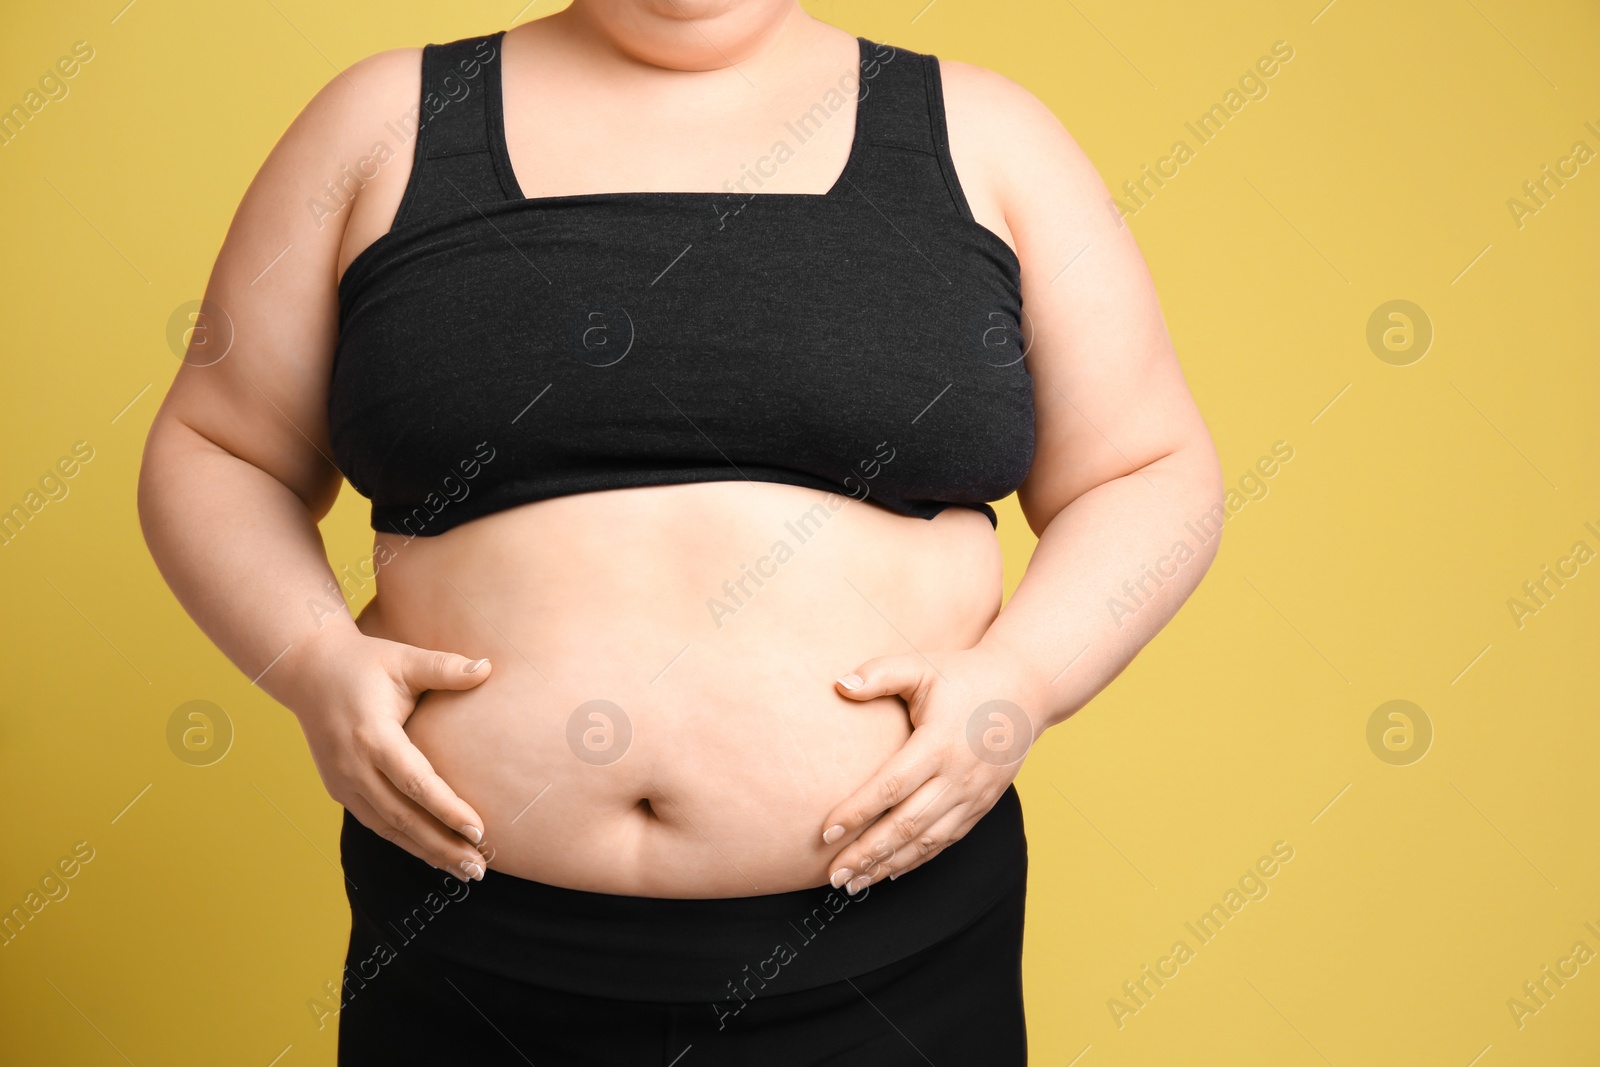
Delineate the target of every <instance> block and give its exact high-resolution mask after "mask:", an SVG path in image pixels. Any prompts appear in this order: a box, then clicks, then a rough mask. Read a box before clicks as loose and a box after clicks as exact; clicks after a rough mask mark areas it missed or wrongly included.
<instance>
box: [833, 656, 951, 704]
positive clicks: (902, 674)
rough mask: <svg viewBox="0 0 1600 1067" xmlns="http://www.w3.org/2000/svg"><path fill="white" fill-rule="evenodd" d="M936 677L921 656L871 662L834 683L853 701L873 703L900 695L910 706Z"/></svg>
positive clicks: (880, 658)
mask: <svg viewBox="0 0 1600 1067" xmlns="http://www.w3.org/2000/svg"><path fill="white" fill-rule="evenodd" d="M932 673H933V671H932V669H931V668H930V667H929V666H928V661H927V660H925V659H923V658H922V657H921V656H911V655H907V656H879V657H878V658H877V659H869V660H867V662H865V663H863V664H861V666H859V667H857V668H856V669H855V670H854V671H852V672H851V673H849V674H847V675H845V676H844V677H843V678H838V679H835V681H834V685H835V686H837V687H838V689H839V691H840V693H841V694H842V695H844V696H847V697H849V698H850V699H851V700H872V699H874V698H875V697H883V696H892V695H896V694H898V695H899V696H902V697H904V698H905V699H906V701H907V702H908V703H909V702H910V701H911V699H912V698H913V697H914V696H915V695H916V694H917V691H918V690H920V689H921V688H922V687H923V686H924V685H926V684H927V678H928V676H929V675H931V674H932Z"/></svg>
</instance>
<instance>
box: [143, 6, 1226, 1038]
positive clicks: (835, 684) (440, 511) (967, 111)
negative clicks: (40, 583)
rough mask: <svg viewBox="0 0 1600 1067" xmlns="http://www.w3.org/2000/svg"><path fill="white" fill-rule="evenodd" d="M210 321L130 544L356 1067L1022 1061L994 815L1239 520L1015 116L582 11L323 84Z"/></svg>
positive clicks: (1079, 188)
mask: <svg viewBox="0 0 1600 1067" xmlns="http://www.w3.org/2000/svg"><path fill="white" fill-rule="evenodd" d="M197 326H198V327H199V328H198V329H197V330H196V331H195V334H194V337H193V340H192V342H191V344H190V347H189V349H188V354H187V356H186V359H185V365H184V366H183V367H181V368H180V370H179V372H178V375H177V377H176V380H175V381H174V382H173V385H172V388H171V391H170V392H169V393H168V395H167V397H166V401H165V403H164V404H163V405H162V408H161V410H160V413H159V415H158V416H157V417H156V420H155V424H154V426H153V427H152V429H151V433H150V438H149V442H148V445H147V448H146V453H145V460H144V468H143V474H142V478H141V483H140V493H139V507H140V514H141V517H142V521H143V525H144V530H145V535H146V537H147V539H148V541H149V544H150V549H151V552H152V553H153V555H154V557H155V559H156V562H157V563H158V564H159V566H160V568H161V571H162V573H163V574H164V575H165V577H166V579H167V581H168V582H169V583H170V585H171V587H172V589H173V591H174V593H175V594H176V595H177V597H178V599H179V600H180V601H182V603H183V605H184V607H185V608H186V609H187V610H188V611H189V613H190V614H191V615H192V616H193V618H194V619H195V621H196V622H197V623H198V624H199V626H200V627H201V628H202V629H203V630H204V631H205V633H206V634H207V635H208V636H209V637H210V638H211V639H212V640H213V641H215V642H216V644H217V645H218V647H220V648H221V649H222V651H223V652H225V653H226V654H227V655H228V656H229V657H230V659H231V660H232V661H233V662H234V663H235V664H236V665H237V666H238V667H239V668H240V669H241V670H242V671H243V672H244V673H245V674H246V675H248V676H249V677H250V678H251V679H254V680H255V681H256V682H257V683H258V684H259V685H260V686H261V687H262V688H263V689H265V690H266V691H267V692H268V693H270V694H271V695H272V696H273V697H274V698H275V699H276V700H278V701H280V702H281V703H282V704H284V705H285V706H286V707H288V708H289V709H290V710H291V711H292V712H293V713H294V715H295V716H296V718H297V719H298V720H299V722H300V725H301V727H302V728H303V730H304V732H305V737H306V742H307V745H308V747H309V748H310V751H311V756H312V758H313V759H314V760H315V761H316V766H317V769H318V771H319V772H320V773H321V776H322V780H323V782H324V783H325V784H326V786H327V789H328V792H329V793H330V794H331V795H332V797H333V798H334V799H335V800H336V801H338V802H339V803H340V804H341V805H343V807H344V809H345V815H344V826H343V832H342V837H341V849H342V857H343V864H344V870H345V875H346V880H345V887H346V892H347V894H348V897H349V902H350V907H351V916H352V918H351V935H350V942H349V948H348V953H349V955H348V958H347V965H346V968H345V971H344V978H343V987H342V995H341V996H340V997H339V998H337V1003H332V1002H330V1003H329V1004H327V1005H325V1006H324V1008H323V1009H322V1010H321V1011H320V1012H319V1022H321V1023H324V1024H325V1023H327V1022H330V1021H332V1019H333V1018H334V1017H336V1018H337V1022H338V1026H339V1050H340V1057H341V1062H343V1063H367V1062H372V1063H410V1062H441V1061H440V1059H439V1057H447V1059H446V1060H444V1061H443V1062H474V1063H525V1062H531V1063H537V1064H540V1065H541V1067H543V1065H545V1064H576V1063H585V1064H586V1063H606V1064H661V1065H663V1067H665V1065H669V1064H677V1063H681V1064H682V1065H683V1067H697V1065H715V1064H744V1063H751V1064H762V1065H779V1064H820V1063H872V1064H912V1063H916V1064H922V1063H928V1062H933V1063H939V1064H947V1063H948V1064H984V1065H997V1064H998V1065H1009V1064H1020V1063H1023V1062H1024V1060H1025V1057H1026V1041H1025V1032H1024V1020H1023V1011H1022V990H1021V968H1020V959H1021V945H1022V931H1023V900H1024V890H1025V875H1026V869H1027V847H1026V841H1025V838H1024V835H1023V825H1022V816H1021V808H1020V805H1019V802H1018V798H1017V792H1016V789H1015V788H1014V786H1013V785H1012V780H1013V778H1014V777H1015V776H1016V775H1017V772H1018V770H1019V769H1020V767H1021V765H1022V760H1023V758H1024V756H1025V755H1026V753H1027V751H1028V749H1029V747H1030V746H1031V745H1032V744H1034V743H1036V742H1037V740H1038V738H1039V736H1040V735H1041V734H1043V733H1044V731H1045V730H1046V729H1048V728H1050V727H1051V726H1053V725H1056V724H1059V723H1060V722H1062V721H1063V720H1064V719H1066V718H1067V717H1068V716H1069V715H1071V714H1072V713H1073V712H1074V711H1075V710H1077V709H1078V708H1079V707H1081V706H1082V705H1083V704H1084V703H1086V702H1087V701H1088V700H1089V699H1090V698H1091V697H1092V696H1094V694H1095V693H1097V692H1098V691H1099V690H1100V689H1102V688H1103V687H1104V686H1105V685H1106V684H1107V683H1108V682H1109V681H1110V680H1111V679H1112V678H1114V677H1115V676H1116V675H1117V673H1118V672H1120V671H1121V670H1122V669H1123V668H1124V667H1125V666H1126V665H1127V664H1128V662H1129V661H1130V660H1131V659H1132V658H1133V656H1134V655H1135V654H1136V653H1137V651H1138V650H1139V649H1140V648H1141V647H1142V646H1143V645H1144V644H1145V643H1146V642H1147V641H1149V639H1150V638H1151V637H1152V635H1153V634H1154V633H1155V632H1156V631H1157V630H1158V629H1159V628H1160V627H1161V626H1162V625H1163V624H1164V623H1165V622H1166V621H1167V620H1168V619H1169V618H1170V617H1171V616H1172V615H1173V614H1174V612H1176V610H1177V609H1178V607H1179V606H1180V605H1181V603H1182V602H1183V601H1184V599H1185V598H1186V597H1187V596H1188V595H1189V594H1190V593H1191V592H1192V591H1193V589H1194V587H1195V585H1196V584H1197V583H1198V582H1199V580H1200V577H1201V575H1202V574H1203V573H1204V571H1205V570H1206V568H1207V566H1208V565H1209V563H1210V561H1211V558H1212V555H1213V553H1214V552H1215V550H1216V546H1217V539H1216V537H1215V536H1214V535H1213V534H1212V531H1214V530H1215V529H1216V527H1217V526H1218V525H1219V522H1218V520H1219V519H1220V515H1221V511H1220V508H1219V507H1218V504H1219V501H1220V498H1221V494H1222V489H1221V481H1220V478H1219V472H1218V465H1217V459H1216V455H1215V452H1214V450H1213V446H1212V444H1211V441H1210V438H1209V436H1208V434H1207V431H1206V428H1205V425H1204V423H1203V421H1202V419H1201V417H1200V415H1199V413H1198V412H1197V411H1196V408H1195V405H1194V402H1193V400H1192V399H1191V397H1190V394H1189V392H1188V390H1187V387H1186V385H1185V382H1184V379H1183V376H1182V373H1181V371H1180V369H1179V365H1178V361H1177V359H1176V358H1175V356H1174V353H1173V350H1172V347H1171V344H1170V341H1169V338H1168V336H1167V332H1166V329H1165V326H1164V323H1163V320H1162V317H1161V313H1160V310H1159V308H1158V305H1157V301H1156V297H1155V294H1154V292H1153V290H1152V286H1151V281H1150V277H1149V275H1148V272H1147V270H1146V267H1145V265H1144V262H1143V260H1142V258H1141V256H1140V253H1139V251H1138V248H1137V246H1136V244H1135V242H1134V239H1133V237H1132V236H1131V235H1130V233H1129V231H1128V229H1127V227H1126V226H1125V225H1123V224H1122V221H1121V219H1120V217H1119V215H1118V213H1117V212H1116V210H1115V208H1114V205H1113V204H1112V203H1111V200H1110V198H1109V197H1108V195H1107V192H1106V189H1105V186H1104V185H1103V184H1102V182H1101V180H1100V178H1099V177H1098V176H1097V175H1096V172H1095V170H1094V168H1093V167H1092V166H1091V164H1090V163H1089V161H1088V160H1087V159H1086V158H1085V157H1084V155H1083V153H1082V152H1081V151H1080V150H1079V148H1078V147H1077V145H1076V144H1075V143H1074V142H1073V140H1072V139H1071V138H1070V137H1069V136H1068V134H1067V133H1066V131H1064V130H1063V129H1062V127H1061V125H1060V124H1059V123H1058V122H1057V120H1056V119H1055V117H1054V116H1053V115H1052V114H1051V113H1050V111H1049V110H1048V109H1047V108H1046V107H1044V105H1042V104H1041V103H1040V102H1039V101H1038V100H1037V99H1035V98H1034V97H1033V96H1032V95H1030V94H1029V93H1028V92H1027V91H1026V90H1024V89H1022V88H1020V87H1019V86H1017V85H1016V84H1015V83H1013V82H1011V81H1009V80H1007V79H1006V78H1004V77H1002V76H1000V75H998V74H995V73H991V72H990V71H987V70H984V69H981V68H978V67H973V66H968V65H966V64H962V63H954V62H941V61H939V60H938V59H936V58H935V57H934V56H932V55H927V54H922V53H918V52H915V51H911V50H907V49H904V48H897V47H892V46H890V45H888V44H884V43H880V42H876V41H872V40H868V39H865V38H857V37H853V36H851V35H850V34H849V33H847V32H845V31H842V30H839V29H837V28H835V27H833V26H829V25H827V24H825V23H822V22H818V21H816V20H814V19H812V18H810V17H809V16H808V15H807V14H806V13H805V12H804V11H803V10H802V9H801V8H800V6H799V5H798V4H797V3H795V2H794V0H576V2H574V3H573V4H572V5H571V6H570V7H568V8H566V9H565V10H563V11H561V12H560V13H558V14H555V15H552V16H549V17H547V18H541V19H538V20H536V21H533V22H529V23H525V24H523V25H520V26H517V27H516V28H514V29H512V30H510V31H500V32H493V33H487V34H484V35H481V36H475V37H471V38H466V39H463V40H459V41H453V42H450V43H446V44H440V45H430V46H428V47H426V48H421V49H419V48H402V49H396V50H393V51H388V52H383V53H381V54H378V55H375V56H373V57H371V58H369V59H366V60H363V61H361V62H359V63H357V64H355V65H354V66H352V67H351V68H349V69H348V70H347V71H344V72H343V73H341V74H340V75H338V76H337V77H335V78H333V79H331V80H330V81H329V82H328V84H327V86H326V87H325V88H324V89H323V90H322V91H321V92H320V93H318V94H317V96H316V98H315V99H313V100H312V101H311V103H310V104H309V105H307V107H306V108H305V110H304V111H303V112H302V113H301V114H300V115H299V117H298V118H296V119H295V121H294V123H293V124H292V125H291V126H290V127H289V129H288V131H287V132H286V133H285V134H284V136H283V138H282V140H281V141H280V142H279V143H278V145H277V146H276V148H275V149H274V150H273V152H272V153H271V155H270V156H269V157H268V159H267V160H266V163H265V164H264V165H263V166H262V168H261V171H260V173H259V174H258V175H257V177H256V179H255V180H254V182H253V183H252V184H251V185H250V188H249V190H248V192H247V193H246V194H245V196H244V199H243V202H242V203H241V205H240V207H239V210H238V213H237V215H236V217H235V218H234V221H233V224H232V227H231V228H230V229H229V231H228V235H227V238H226V240H225V242H224V244H223V246H222V250H221V253H220V255H219V256H218V259H217V263H216V266H215V269H214V271H213V273H212V276H211V279H210V283H209V286H208V288H207V291H206V302H205V304H204V306H203V308H202V311H201V313H200V321H199V322H198V323H197ZM345 479H348V480H349V482H350V483H351V485H352V486H353V487H354V488H355V489H356V490H357V491H358V492H360V493H361V494H362V495H363V496H365V497H367V498H369V499H370V500H371V502H372V527H373V529H374V531H375V537H374V541H373V551H372V554H371V556H370V557H368V558H365V559H361V560H358V561H353V562H351V561H345V562H342V563H341V564H340V566H339V569H338V571H337V572H335V570H334V569H333V568H331V567H330V565H329V563H328V560H327V557H326V554H325V552H324V548H323V544H322V541H321V539H320V537H319V535H318V529H317V521H318V520H319V519H320V518H321V517H322V516H324V515H326V514H327V512H328V510H329V508H330V507H331V505H332V504H333V501H334V498H335V496H336V495H337V494H338V492H339V488H340V485H341V482H342V481H343V480H345ZM1013 491H1016V492H1017V493H1018V494H1019V500H1020V502H1021V505H1022V511H1023V514H1025V515H1026V516H1027V520H1028V523H1029V525H1030V526H1031V527H1032V528H1033V530H1034V532H1035V533H1037V534H1038V536H1039V544H1038V547H1037V549H1036V550H1035V552H1034V554H1033V558H1032V561H1031V563H1030V564H1029V566H1028V569H1027V572H1026V574H1025V576H1024V577H1023V579H1022V582H1021V585H1020V587H1019V588H1018V589H1017V590H1016V593H1015V596H1014V597H1013V598H1012V599H1011V601H1010V603H1009V604H1008V606H1007V607H1006V610H1005V611H1004V612H1001V611H1000V602H1001V557H1000V549H999V545H998V542H997V540H996V536H995V522H996V517H995V513H994V511H993V510H992V509H991V507H990V506H989V505H990V502H993V501H996V500H999V499H1001V498H1003V497H1005V496H1007V495H1008V494H1010V493H1012V492H1013ZM1201 531H1204V532H1203V533H1201ZM373 583H375V586H376V594H375V595H374V596H373V597H372V599H371V601H370V602H369V603H368V604H367V605H366V607H365V608H364V609H363V610H362V611H361V612H360V614H359V616H358V617H352V615H351V613H350V612H349V610H348V609H347V608H346V602H347V597H354V596H355V595H356V594H357V593H359V592H361V591H362V589H364V588H367V587H370V586H371V585H372V584H373Z"/></svg>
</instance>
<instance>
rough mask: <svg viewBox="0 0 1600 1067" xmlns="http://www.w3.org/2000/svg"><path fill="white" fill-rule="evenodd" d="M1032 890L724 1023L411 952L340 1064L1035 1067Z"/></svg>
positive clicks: (754, 1004) (728, 1014)
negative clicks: (931, 941) (888, 957)
mask: <svg viewBox="0 0 1600 1067" xmlns="http://www.w3.org/2000/svg"><path fill="white" fill-rule="evenodd" d="M939 858H940V859H942V858H944V857H942V856H941V857H939ZM935 862H936V861H935ZM914 874H915V872H914V873H913V875H908V876H907V877H914ZM1024 884H1025V883H1023V882H1018V883H1017V884H1016V886H1015V887H1014V888H1013V889H1012V890H1011V891H1010V892H1008V893H1006V894H1004V895H1003V896H1002V897H1001V898H1000V899H999V900H998V901H996V902H995V905H994V907H993V908H991V909H990V910H989V911H988V912H987V913H986V914H984V915H983V916H981V917H980V918H979V919H978V920H977V921H976V922H974V923H973V924H972V925H971V926H969V927H967V928H966V929H965V930H963V931H961V932H960V933H958V934H957V935H956V936H954V937H952V938H949V939H948V940H946V941H942V942H940V943H939V944H937V945H934V946H932V947H931V948H927V949H924V950H923V951H921V952H918V953H916V954H914V955H912V956H908V957H906V958H905V959H903V960H900V961H899V962H898V963H893V964H890V965H889V966H887V967H880V968H878V969H877V970H874V971H868V972H867V973H866V974H861V975H857V976H855V977H854V978H846V979H844V980H843V981H840V982H834V983H832V984H829V985H825V986H821V987H819V988H816V989H807V990H802V991H800V992H796V993H780V994H777V995H775V996H763V995H761V994H759V993H758V994H756V995H755V996H754V997H753V998H752V999H751V1000H749V1001H744V1002H742V1004H741V1002H735V1003H734V1005H733V1008H732V1010H726V1009H725V1010H724V1011H723V1013H722V1014H721V1015H720V1016H719V1015H718V1014H717V1012H716V1011H715V1010H713V1009H712V1007H711V1006H710V1005H708V1004H706V1003H705V1002H695V1003H686V1004H685V1003H652V1002H649V1001H630V1000H612V999H609V998H606V997H593V996H586V995H582V994H574V993H564V992H560V991H558V990H554V989H545V988H541V987H539V986H534V985H527V984H524V983H513V982H508V981H506V980H504V979H502V978H499V977H494V976H489V975H485V974H483V973H482V972H479V971H475V970H473V969H471V968H467V967H462V966H457V965H453V964H445V963H443V962H442V961H439V960H437V959H431V958H428V957H427V956H425V955H424V954H422V953H415V954H409V950H407V951H402V952H400V953H398V954H397V956H396V957H395V959H394V960H393V961H392V962H391V963H389V964H387V965H386V966H385V967H384V968H383V973H382V977H381V979H380V981H381V984H382V986H383V989H382V992H381V995H379V996H369V995H368V993H370V992H372V990H368V991H366V992H363V993H362V994H361V995H358V996H356V997H355V998H354V999H352V1000H351V1001H350V1003H349V1004H348V1005H347V1006H346V1007H345V1009H344V1011H343V1012H341V1013H340V1015H339V1062H340V1063H341V1064H360V1065H364V1064H411V1063H416V1064H424V1063H425V1064H430V1065H438V1064H448V1063H472V1064H478V1065H482V1067H492V1065H499V1064H507V1065H511V1064H518V1065H523V1064H530V1063H531V1064H536V1065H537V1067H569V1065H572V1067H576V1065H579V1064H584V1065H587V1064H595V1065H602V1064H603V1065H605V1067H732V1065H734V1064H740V1065H744V1064H748V1065H750V1067H813V1065H820V1064H838V1065H846V1064H867V1065H872V1067H899V1065H902V1064H904V1065H905V1067H913V1065H915V1067H927V1065H928V1064H930V1063H931V1064H937V1065H939V1067H945V1065H947V1064H948V1065H950V1067H965V1065H973V1067H1016V1065H1021V1064H1025V1063H1027V1040H1026V1037H1025V1032H1024V1022H1023V1014H1022V968H1021V965H1020V960H1021V954H1020V946H1021V943H1022V922H1023V917H1022V912H1023V896H1024V888H1023V887H1024ZM377 984H378V983H374V988H376V986H377ZM424 1021H425V1025H419V1024H421V1023H423V1022H424Z"/></svg>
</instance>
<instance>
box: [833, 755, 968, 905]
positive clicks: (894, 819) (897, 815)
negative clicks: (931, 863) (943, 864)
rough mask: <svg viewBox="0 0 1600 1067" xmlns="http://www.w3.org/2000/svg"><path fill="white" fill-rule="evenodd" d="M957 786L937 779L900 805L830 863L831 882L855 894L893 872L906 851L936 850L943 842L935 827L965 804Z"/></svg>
mask: <svg viewBox="0 0 1600 1067" xmlns="http://www.w3.org/2000/svg"><path fill="white" fill-rule="evenodd" d="M953 785H954V783H953V782H951V781H950V780H949V779H947V778H943V777H939V776H935V777H933V778H930V779H928V781H927V782H925V783H924V784H923V785H922V786H921V787H920V788H919V789H917V790H916V791H915V792H914V793H912V794H911V795H910V796H909V797H907V798H906V799H905V800H903V801H902V802H901V803H899V804H896V805H895V806H894V807H893V808H891V809H890V810H889V811H888V812H886V813H885V814H884V816H883V818H881V819H879V820H878V821H877V822H875V823H873V824H872V826H871V827H870V828H868V829H867V830H866V832H864V833H863V834H862V835H861V836H860V837H859V838H857V839H856V840H855V841H853V842H851V844H850V845H849V846H848V847H846V848H844V849H843V850H841V851H840V853H839V856H838V858H837V859H835V860H834V861H833V863H832V864H830V871H829V877H828V881H829V883H830V884H832V885H833V886H834V888H836V889H837V888H840V887H841V886H849V887H850V891H851V892H852V893H855V892H858V891H859V890H860V889H861V888H862V887H863V886H866V885H870V884H871V883H872V882H874V881H877V880H878V879H879V878H880V877H882V876H884V875H887V874H888V872H889V871H890V870H893V869H894V867H895V865H896V861H895V856H896V854H897V853H899V852H901V851H902V850H905V849H908V848H909V849H913V850H916V849H921V850H923V851H926V850H928V849H931V848H933V847H934V846H935V845H936V844H937V842H938V840H939V839H938V838H936V837H934V836H932V835H933V834H934V827H936V826H938V825H939V824H941V822H943V821H945V818H946V815H947V813H949V812H950V811H951V810H952V809H953V808H956V807H957V806H959V805H961V803H962V798H961V797H960V796H959V795H958V794H957V792H956V791H954V790H952V788H951V787H952V786H953ZM899 862H900V863H902V864H903V863H904V862H905V858H904V857H901V859H900V861H899Z"/></svg>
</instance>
